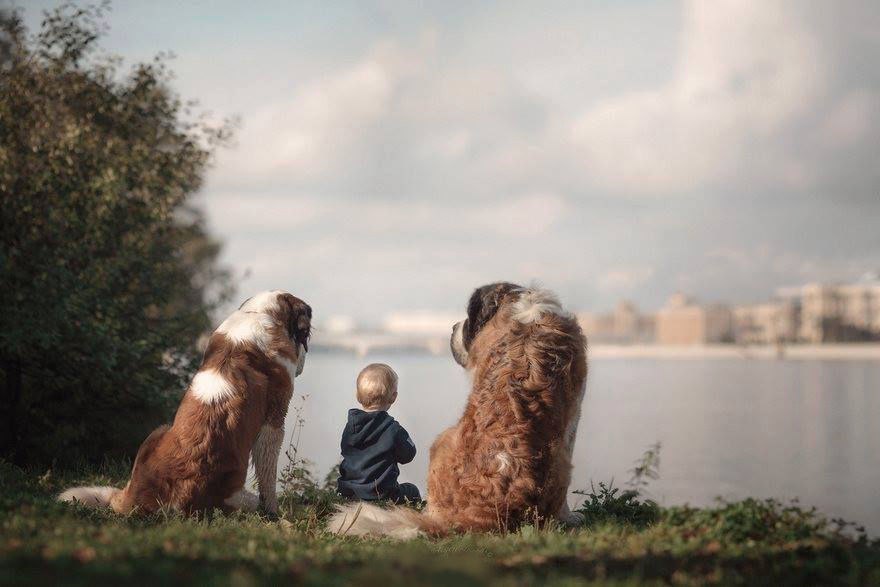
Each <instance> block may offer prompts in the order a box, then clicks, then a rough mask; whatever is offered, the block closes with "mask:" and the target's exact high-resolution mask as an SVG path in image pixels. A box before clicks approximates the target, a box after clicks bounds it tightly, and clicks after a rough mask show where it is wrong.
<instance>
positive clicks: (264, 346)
mask: <svg viewBox="0 0 880 587" xmlns="http://www.w3.org/2000/svg"><path fill="white" fill-rule="evenodd" d="M274 325H275V321H274V320H273V319H272V317H271V316H269V315H268V314H257V313H254V312H245V311H242V310H237V311H235V312H233V313H232V314H231V315H230V316H229V318H227V319H226V320H224V321H223V324H221V325H220V326H218V327H217V330H216V331H215V332H219V333H221V334H225V335H226V338H228V339H229V340H230V341H232V342H233V343H234V344H241V343H245V342H250V343H253V344H255V345H257V347H259V349H260V350H262V351H263V352H266V351H267V350H268V349H269V342H270V341H271V340H272V334H271V332H270V329H271V328H272V327H273V326H274Z"/></svg>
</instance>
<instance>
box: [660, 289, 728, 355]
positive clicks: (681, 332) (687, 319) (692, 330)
mask: <svg viewBox="0 0 880 587" xmlns="http://www.w3.org/2000/svg"><path fill="white" fill-rule="evenodd" d="M732 339H733V320H732V314H731V312H730V309H729V308H727V307H726V306H721V305H713V306H701V305H698V304H697V303H696V302H694V301H693V300H691V299H690V298H688V297H687V296H685V295H684V294H681V293H676V294H674V295H673V296H672V297H670V298H669V301H668V302H667V303H666V306H665V307H663V309H661V310H660V311H659V312H657V342H658V343H659V344H674V345H685V344H708V343H718V342H730V341H731V340H732Z"/></svg>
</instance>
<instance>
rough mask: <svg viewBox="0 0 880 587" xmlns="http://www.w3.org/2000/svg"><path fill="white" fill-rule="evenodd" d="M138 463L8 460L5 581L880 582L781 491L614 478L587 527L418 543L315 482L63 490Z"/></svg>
mask: <svg viewBox="0 0 880 587" xmlns="http://www.w3.org/2000/svg"><path fill="white" fill-rule="evenodd" d="M126 474H127V470H126V469H125V468H124V467H121V466H106V467H104V468H103V469H101V470H89V469H87V468H83V469H80V470H78V471H75V472H71V473H66V474H64V475H61V474H45V475H38V474H32V473H29V472H25V471H23V470H21V469H19V468H16V467H13V466H11V465H8V464H3V463H0V583H2V584H23V583H28V584H30V583H35V584H50V583H51V584H59V583H61V584H73V585H77V584H83V585H85V584H95V583H104V582H107V583H112V584H124V585H138V584H157V583H158V582H160V581H161V582H162V583H163V584H165V583H169V584H170V582H171V581H174V582H186V583H202V584H207V583H210V584H220V585H227V584H228V585H250V584H256V583H269V582H271V583H273V584H281V583H287V584H295V583H307V584H340V585H343V584H357V585H383V586H384V585H392V584H408V585H422V584H436V585H456V586H465V585H474V584H484V583H494V584H500V585H504V584H511V585H528V584H534V583H536V582H542V583H548V584H554V585H573V584H590V583H604V584H607V583H612V584H635V583H653V584H666V583H685V584H687V583H692V584H697V583H699V584H702V583H706V582H716V583H747V584H754V583H785V584H803V583H808V584H832V583H844V584H880V543H878V542H872V541H870V540H869V539H868V538H866V537H865V536H864V535H863V534H861V533H859V532H858V530H857V529H855V528H854V527H852V526H851V525H850V526H848V525H846V524H843V523H839V522H829V521H826V520H824V519H823V518H821V517H820V516H818V515H817V514H816V513H815V512H813V511H811V510H805V509H801V508H799V507H798V506H797V505H783V504H780V503H778V502H774V501H758V500H745V501H742V502H735V503H719V504H718V505H717V507H713V508H709V509H695V508H686V507H682V508H660V507H657V506H656V505H654V504H651V503H650V502H643V501H640V500H639V498H638V493H635V494H634V495H629V496H627V495H625V494H626V493H627V492H624V493H623V494H621V493H618V492H613V488H609V487H607V486H605V488H604V490H603V489H602V487H599V488H598V489H597V490H595V491H594V492H593V493H592V495H588V498H587V506H586V508H585V510H584V511H585V513H586V514H587V515H588V518H589V520H590V524H589V525H588V526H587V527H585V528H582V529H578V530H563V529H560V528H556V527H553V526H552V525H545V526H543V527H540V525H539V527H535V526H527V527H524V528H522V529H521V530H520V531H518V532H516V533H511V534H507V535H497V534H482V535H476V534H472V535H463V536H454V537H450V538H446V539H442V540H427V539H420V540H414V541H412V542H408V543H395V542H391V541H386V540H361V539H356V538H339V537H334V536H330V535H327V534H326V533H325V532H324V531H323V528H322V523H323V520H324V518H325V517H326V514H327V512H328V511H329V510H330V509H331V508H332V501H333V500H332V497H331V496H330V495H328V494H327V493H325V492H322V491H320V490H318V489H314V488H313V489H311V490H306V491H303V490H302V488H301V487H300V489H299V490H295V491H290V492H288V493H286V494H285V495H284V499H283V500H282V519H281V521H278V522H271V521H268V520H266V519H263V518H261V517H260V516H258V515H232V516H223V515H219V514H218V515H214V516H212V517H210V519H202V520H195V519H185V518H182V517H180V516H178V515H175V514H173V513H165V514H161V515H154V516H150V517H122V516H117V515H113V514H110V513H108V512H105V511H92V510H87V509H84V508H78V507H71V506H67V505H64V504H59V503H57V502H55V501H54V495H55V494H56V493H57V492H58V491H59V490H61V489H63V488H65V487H67V486H69V485H72V484H83V483H89V484H91V483H99V484H108V483H112V484H116V485H120V484H121V483H122V482H123V480H124V479H125V476H126ZM629 491H632V490H629ZM621 500H623V501H621ZM646 508H647V509H646ZM603 511H604V513H603ZM605 514H607V515H605Z"/></svg>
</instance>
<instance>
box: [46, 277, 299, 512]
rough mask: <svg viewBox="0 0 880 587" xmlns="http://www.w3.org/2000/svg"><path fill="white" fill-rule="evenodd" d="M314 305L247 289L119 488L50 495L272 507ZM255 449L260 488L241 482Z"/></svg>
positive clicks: (92, 501) (131, 504) (149, 508)
mask: <svg viewBox="0 0 880 587" xmlns="http://www.w3.org/2000/svg"><path fill="white" fill-rule="evenodd" d="M311 318H312V309H311V308H310V307H309V306H308V304H306V303H305V302H303V301H302V300H300V299H299V298H296V297H294V296H292V295H291V294H289V293H286V292H283V291H277V290H276V291H268V292H263V293H260V294H258V295H256V296H254V297H252V298H250V299H248V300H247V301H246V302H245V303H244V304H242V306H241V308H239V309H238V310H237V311H236V312H234V313H233V314H232V315H231V316H229V317H228V318H227V319H226V320H225V321H224V322H223V323H222V324H221V325H220V326H219V327H218V328H217V330H215V331H214V333H213V334H212V335H211V338H210V339H209V341H208V346H207V348H206V349H205V356H204V359H203V360H202V365H201V367H200V368H199V371H198V373H196V375H195V377H193V380H192V382H191V383H190V386H189V388H188V389H187V391H186V393H185V394H184V396H183V399H182V400H181V402H180V407H178V409H177V414H176V415H175V417H174V422H173V423H172V424H171V426H167V425H166V426H161V427H159V428H157V429H156V430H155V431H153V433H152V434H150V435H149V436H148V437H147V439H146V440H145V441H144V442H143V444H142V445H141V447H140V450H138V454H137V457H136V458H135V461H134V466H133V467H132V471H131V479H130V480H129V482H128V484H127V485H126V486H125V488H124V489H116V488H114V487H75V488H72V489H68V490H67V491H65V492H64V493H62V494H61V495H59V496H58V499H60V500H61V501H78V502H80V503H83V504H85V505H90V506H94V507H110V508H112V509H113V510H114V511H116V512H119V513H128V512H132V511H135V510H137V511H139V512H153V511H156V510H157V509H159V508H161V507H171V508H174V509H178V510H181V511H183V512H186V513H193V512H204V511H210V510H213V509H220V510H223V511H227V512H228V511H232V510H236V509H241V510H246V511H254V510H256V509H257V508H258V506H262V507H263V509H264V510H265V511H267V512H268V513H272V514H275V513H277V511H278V502H277V498H276V494H275V491H276V489H275V481H276V475H277V470H276V468H277V463H278V453H279V452H280V450H281V443H282V440H283V438H284V418H285V416H286V415H287V407H288V404H289V403H290V398H291V396H292V395H293V380H294V378H295V377H296V376H297V375H299V374H300V373H301V372H302V370H303V366H304V363H305V358H306V352H307V351H308V340H309V334H310V331H311ZM251 456H252V457H253V462H254V469H255V471H256V477H257V485H258V487H259V497H257V496H256V495H254V494H253V493H251V492H249V491H247V490H246V489H245V488H244V484H245V480H246V477H247V470H248V459H249V458H250V457H251Z"/></svg>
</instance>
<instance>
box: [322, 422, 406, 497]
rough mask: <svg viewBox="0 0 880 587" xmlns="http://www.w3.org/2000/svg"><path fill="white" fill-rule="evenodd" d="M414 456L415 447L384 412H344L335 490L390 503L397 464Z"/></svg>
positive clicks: (396, 490) (397, 473) (393, 494)
mask: <svg viewBox="0 0 880 587" xmlns="http://www.w3.org/2000/svg"><path fill="white" fill-rule="evenodd" d="M415 456H416V445H415V443H414V442H413V441H412V439H411V438H410V437H409V434H407V432H406V430H404V429H403V426H401V425H400V424H398V423H397V420H395V419H394V418H392V417H391V416H389V415H388V412H365V411H363V410H359V409H357V408H353V409H351V410H349V411H348V423H347V424H346V425H345V430H343V431H342V464H341V465H339V481H338V482H337V490H338V491H339V493H340V494H342V495H344V496H345V497H356V498H358V499H363V500H373V499H394V498H395V497H396V494H397V492H398V485H397V476H398V475H399V474H400V469H398V467H397V464H398V463H400V464H405V463H408V462H410V461H411V460H413V458H414V457H415Z"/></svg>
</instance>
